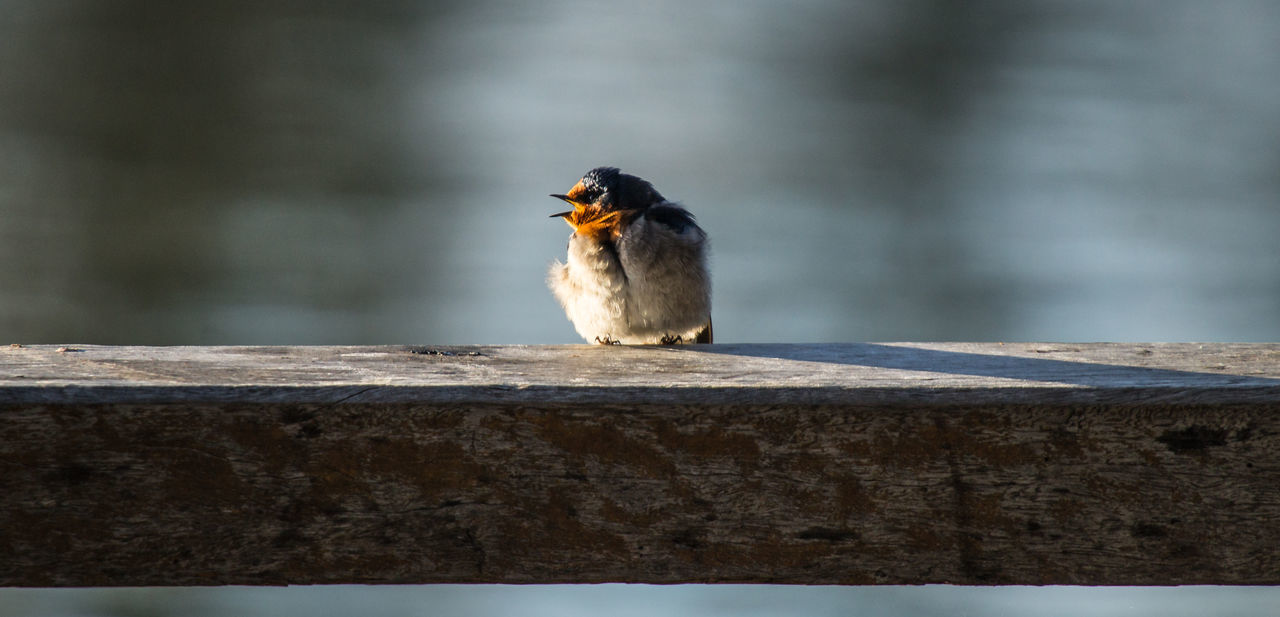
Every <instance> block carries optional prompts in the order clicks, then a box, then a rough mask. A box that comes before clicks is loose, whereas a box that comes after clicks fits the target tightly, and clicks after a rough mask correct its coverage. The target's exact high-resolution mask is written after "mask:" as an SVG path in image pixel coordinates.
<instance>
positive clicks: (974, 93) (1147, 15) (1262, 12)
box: [0, 0, 1280, 615]
mask: <svg viewBox="0 0 1280 617" xmlns="http://www.w3.org/2000/svg"><path fill="white" fill-rule="evenodd" d="M1277 75H1280V3H1274V2H1244V1H1224V2H1212V3H1211V2H1199V1H1168V2H1156V1H1148V2H1139V1H1130V2H1113V1H1102V0H1095V1H1077V2H1050V1H1043V0H1041V1H1025V2H1015V1H1009V2H968V3H958V2H951V1H949V0H936V1H913V2H901V1H893V0H880V1H870V0H861V1H841V0H810V1H791V2H763V1H754V2H753V1H732V2H731V1H727V0H726V1H723V2H705V1H704V2H676V1H674V0H658V1H654V2H647V3H628V4H618V5H615V6H610V5H596V4H591V3H584V2H577V1H569V0H563V1H552V2H542V3H530V4H525V3H517V2H510V1H501V0H491V1H483V0H482V1H472V2H450V1H436V2H417V1H409V0H383V1H377V2H323V3H320V2H294V1H290V0H263V1H260V2H251V3H239V2H229V3H195V2H163V1H160V0H117V1H114V2H109V3H108V2H101V1H98V0H41V1H37V0H0V343H8V342H30V343H35V342H58V343H70V342H82V343H135V344H268V343H283V344H310V343H566V342H576V337H575V335H574V333H573V330H572V328H571V327H570V325H569V323H568V322H567V321H566V320H565V319H564V317H563V314H562V313H561V311H560V309H559V307H557V306H556V305H555V303H554V301H553V300H552V299H551V296H550V294H549V293H548V292H547V291H546V289H545V286H544V284H543V276H544V272H545V269H546V267H547V265H548V264H549V263H550V261H551V260H552V259H554V258H555V257H557V256H558V255H560V254H562V253H563V251H564V245H565V239H566V237H567V235H568V228H567V227H565V226H564V224H563V223H561V222H559V221H555V220H551V219H548V218H547V216H546V215H547V214H549V213H551V212H554V211H555V209H556V203H557V202H555V201H554V200H552V199H550V198H549V197H547V196H546V195H547V194H548V193H553V192H563V191H564V190H566V189H567V188H568V187H569V186H570V185H572V184H573V182H574V181H575V180H576V179H577V177H578V176H579V175H580V174H581V173H582V172H584V171H585V170H587V169H588V168H590V167H593V166H596V165H601V164H612V165H618V166H621V167H623V168H624V169H625V170H627V171H629V172H632V173H636V174H639V175H642V176H644V177H646V178H648V179H650V180H652V181H653V182H654V183H655V184H656V185H657V186H658V188H659V189H660V190H661V191H662V192H663V193H665V194H666V195H667V196H668V197H672V198H676V199H679V200H681V201H684V202H685V203H686V205H687V206H688V207H689V208H690V209H691V210H693V211H694V212H695V213H696V214H697V215H698V216H699V220H700V222H701V223H702V224H703V226H704V227H705V228H706V229H707V230H708V232H709V233H710V234H711V237H712V241H713V243H714V262H713V269H714V274H715V282H716V291H715V313H714V314H715V322H716V334H717V338H718V340H720V341H724V342H740V341H754V342H767V341H789V342H801V341H857V340H1119V341H1136V340H1145V341H1156V340H1160V341H1163V340H1218V341H1274V340H1280V244H1278V243H1277V242H1276V240H1275V238H1276V237H1277V235H1280V106H1277V104H1276V101H1278V100H1280V79H1277ZM42 594H45V595H42ZM1263 600H1265V602H1264V601H1263ZM344 603H345V604H344ZM424 603H425V604H424ZM431 603H439V605H440V606H444V607H446V609H442V610H441V612H432V611H429V610H425V609H423V608H422V607H423V606H424V605H426V606H429V605H431ZM186 606H195V607H198V610H196V609H191V610H189V611H188V610H186V609H181V608H180V607H186ZM1275 606H1280V593H1277V590H1276V589H1206V588H1192V589H1177V590H1174V589H1166V590H1134V589H1088V590H1086V589H1035V588H1010V589H994V590H988V589H952V588H933V587H931V588H889V589H886V588H847V589H832V588H774V587H752V588H745V589H744V588H737V587H713V588H707V587H674V588H673V587H643V586H640V587H613V586H606V587H575V588H563V587H521V588H503V587H497V588H495V587H465V588H459V587H432V588H302V589H288V590H275V589H271V590H257V589H248V590H246V589H225V590H198V589H197V590H146V591H137V590H127V591H100V592H97V591H96V592H92V593H89V592H29V591H12V590H11V591H3V590H0V615H44V614H49V615H52V614H59V615H168V614H200V615H215V614H228V615H229V614H236V615H243V614H255V613H254V611H255V610H261V612H260V613H257V614H267V613H268V612H270V613H271V614H309V615H312V614H355V613H357V612H358V613H359V614H388V615H389V614H442V613H448V614H457V615H487V614H525V615H529V614H533V615H537V614H558V615H574V614H600V613H606V614H637V615H640V614H646V615H647V614H664V615H680V614H705V615H728V614H747V615H773V614H814V615H826V614H864V615H881V614H883V615H917V614H919V615H933V614H973V615H981V614H1009V615H1014V614H1016V615H1068V614H1070V615H1137V614H1162V615H1177V614H1188V615H1190V614H1210V613H1212V614H1219V615H1228V614H1239V615H1263V614H1274V611H1273V607H1275ZM23 607H31V608H23ZM262 607H270V610H269V611H267V610H266V609H262ZM344 607H345V608H344ZM619 607H622V608H621V609H619ZM1188 607H1190V608H1188ZM1205 607H1212V609H1210V608H1205ZM1266 607H1270V608H1266ZM1199 608H1204V610H1199ZM357 609H358V610H357ZM625 610H630V611H633V612H632V613H624V612H619V611H625ZM1269 610H1270V611H1272V612H1270V613H1269V612H1268V611H1269ZM325 611H331V612H328V613H326V612H325ZM753 611H754V612H753ZM1178 611H1183V612H1182V613H1179V612H1178ZM1233 611H1234V612H1233Z"/></svg>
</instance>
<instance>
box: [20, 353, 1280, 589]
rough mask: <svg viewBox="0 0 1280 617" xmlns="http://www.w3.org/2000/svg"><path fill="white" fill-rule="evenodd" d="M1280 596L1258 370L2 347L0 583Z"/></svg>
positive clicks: (1278, 496) (1271, 394)
mask: <svg viewBox="0 0 1280 617" xmlns="http://www.w3.org/2000/svg"><path fill="white" fill-rule="evenodd" d="M603 581H630V582H649V583H674V582H772V583H837V584H881V583H886V584H887V583H894V584H898V583H909V584H910V583H942V582H946V583H960V584H984V585H985V584H1088V585H1099V584H1100V585H1173V584H1190V583H1214V584H1280V345H1272V344H1212V345H1196V344H994V343H992V344H959V343H947V344H941V343H929V344H841V345H712V346H688V347H671V348H667V347H649V348H636V347H601V346H554V347H551V346H536V347H528V346H472V347H436V348H425V347H95V346H68V347H61V348H59V347H56V346H11V347H7V348H0V585H6V586H96V585H103V586H114V585H218V584H247V585H276V584H310V583H352V582H353V583H443V582H499V583H554V582H584V583H585V582H603Z"/></svg>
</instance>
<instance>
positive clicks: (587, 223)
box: [547, 167, 712, 345]
mask: <svg viewBox="0 0 1280 617" xmlns="http://www.w3.org/2000/svg"><path fill="white" fill-rule="evenodd" d="M551 197H555V198H557V199H560V200H563V201H565V202H567V203H568V204H569V205H571V206H573V209H572V210H569V211H566V212H558V213H556V214H552V215H551V218H562V219H564V220H565V222H567V223H569V226H570V227H572V228H573V233H572V234H571V235H570V236H569V248H568V258H567V260H566V261H565V263H560V262H559V261H555V262H554V263H552V264H551V269H550V271H549V272H548V274H547V284H548V286H549V287H550V288H551V291H552V293H553V294H554V295H555V297H556V299H557V300H558V301H559V302H560V305H561V306H562V307H564V311H565V314H566V315H567V316H568V317H569V321H571V322H573V326H574V329H575V330H577V332H578V334H579V335H581V336H582V338H584V339H586V341H587V342H588V343H598V344H602V345H617V344H623V345H674V344H688V343H710V342H712V331H711V274H710V272H709V270H708V268H707V252H708V248H709V244H708V242H707V234H706V232H705V231H703V230H702V228H701V227H699V226H698V223H697V222H696V221H695V220H694V217H693V214H691V213H690V212H689V211H688V210H686V209H685V208H684V207H683V206H681V205H680V204H677V203H674V202H671V201H668V200H667V198H665V197H663V196H662V193H659V192H658V190H657V189H655V188H654V187H653V185H652V184H650V183H649V182H648V181H646V180H644V179H642V178H640V177H638V176H633V175H630V174H624V173H622V172H621V171H620V170H619V169H618V168H617V167H596V168H595V169H592V170H590V171H588V172H587V173H586V174H585V175H583V176H582V179H581V180H579V181H578V182H577V183H576V184H574V185H573V188H571V189H569V192H568V193H565V194H562V195H561V194H554V193H553V194H552V195H551Z"/></svg>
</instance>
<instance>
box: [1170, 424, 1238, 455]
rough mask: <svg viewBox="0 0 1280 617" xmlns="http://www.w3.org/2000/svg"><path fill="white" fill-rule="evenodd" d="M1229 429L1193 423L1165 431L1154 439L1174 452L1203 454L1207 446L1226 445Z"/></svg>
mask: <svg viewBox="0 0 1280 617" xmlns="http://www.w3.org/2000/svg"><path fill="white" fill-rule="evenodd" d="M1229 433H1230V431H1228V430H1226V429H1221V428H1213V427H1208V426H1203V425H1199V424H1194V425H1191V426H1188V427H1186V428H1182V429H1178V430H1170V431H1165V432H1163V433H1161V434H1160V436H1159V437H1156V441H1158V442H1160V443H1162V444H1164V445H1165V447H1167V448H1169V450H1170V451H1171V452H1173V453H1175V454H1203V453H1205V451H1206V450H1208V449H1209V448H1213V447H1217V446H1225V445H1227V435H1228V434H1229Z"/></svg>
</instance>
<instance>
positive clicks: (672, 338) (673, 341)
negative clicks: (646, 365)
mask: <svg viewBox="0 0 1280 617" xmlns="http://www.w3.org/2000/svg"><path fill="white" fill-rule="evenodd" d="M683 342H684V337H683V336H680V335H679V334H668V335H666V336H664V337H662V340H661V341H658V344H659V345H679V344H680V343H683Z"/></svg>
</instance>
